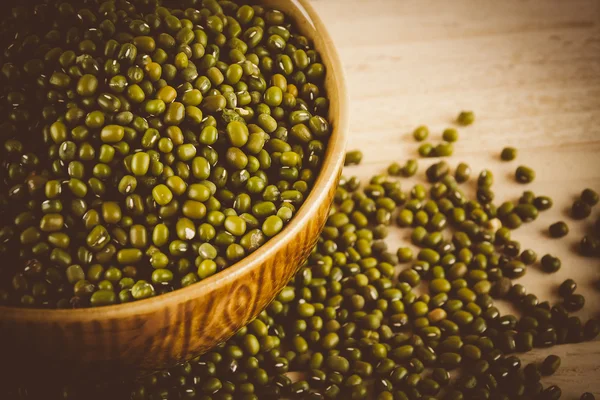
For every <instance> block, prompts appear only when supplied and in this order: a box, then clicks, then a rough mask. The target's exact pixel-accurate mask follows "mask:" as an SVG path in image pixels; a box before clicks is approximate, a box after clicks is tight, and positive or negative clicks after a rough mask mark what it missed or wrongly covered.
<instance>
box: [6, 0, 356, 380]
mask: <svg viewBox="0 0 600 400" xmlns="http://www.w3.org/2000/svg"><path fill="white" fill-rule="evenodd" d="M265 4H266V5H270V6H275V7H278V8H279V9H282V10H283V11H285V12H286V13H287V14H288V15H290V16H291V17H292V19H293V20H294V21H295V22H296V23H297V25H298V28H299V29H300V31H301V32H302V33H303V34H304V35H306V36H307V37H308V38H310V39H311V40H313V42H314V44H315V48H316V50H317V51H318V52H319V53H320V54H321V56H322V60H323V64H324V65H325V67H326V69H327V74H326V79H325V88H326V90H327V97H328V98H329V101H330V109H329V121H330V123H331V125H332V135H331V138H330V140H329V144H328V148H327V152H326V155H325V159H324V160H323V165H322V169H321V171H320V172H319V176H318V178H317V180H316V182H315V185H314V187H313V189H312V190H311V192H310V194H309V196H308V197H307V199H306V201H305V203H304V204H303V205H302V206H301V207H300V209H299V210H298V212H297V213H296V215H295V216H294V218H293V219H292V221H291V222H290V223H289V224H288V225H287V226H286V227H285V229H284V230H283V231H282V232H281V233H279V234H278V235H277V236H275V237H274V238H273V239H271V240H269V241H268V242H267V243H266V244H265V245H264V246H262V247H261V248H260V249H258V250H257V251H256V252H254V253H253V254H251V255H249V256H248V257H246V258H244V259H243V260H241V261H240V262H238V263H236V264H235V265H233V266H231V267H229V268H227V269H226V270H224V271H222V272H219V273H218V274H216V275H214V276H212V277H210V278H208V279H206V280H203V281H201V282H199V283H197V284H194V285H191V286H189V287H187V288H184V289H180V290H176V291H174V292H171V293H167V294H164V295H161V296H157V297H154V298H150V299H146V300H141V301H137V302H133V303H129V304H126V305H115V306H108V307H100V308H91V309H76V310H38V309H22V308H18V309H17V308H11V307H0V354H2V357H1V358H0V360H1V361H0V365H2V367H3V371H4V370H5V369H8V367H9V366H10V370H11V371H13V372H15V374H14V375H19V373H18V371H19V370H20V367H27V368H28V374H29V376H31V374H32V373H35V372H32V370H31V369H32V367H39V368H38V369H39V371H40V372H44V373H49V372H51V371H52V368H60V369H62V373H65V374H66V373H67V372H66V371H67V370H69V371H70V372H69V373H70V374H71V375H73V374H77V375H79V376H84V375H85V373H86V372H87V371H89V370H90V369H96V368H101V369H102V368H104V369H106V370H107V371H113V375H115V374H114V369H115V368H122V369H123V370H130V371H131V370H134V369H142V370H155V369H160V368H165V367H168V366H172V365H174V364H176V363H178V362H181V361H183V360H186V359H190V358H192V357H195V356H197V355H199V354H201V353H203V352H206V351H207V350H209V349H210V348H212V347H214V346H215V345H217V344H218V343H221V342H223V341H224V340H226V339H227V338H229V337H230V336H231V335H233V334H234V333H235V331H236V330H238V329H239V328H240V327H242V326H244V325H246V324H247V323H248V322H249V321H250V320H251V319H252V318H254V317H255V316H256V315H257V314H258V313H259V312H260V311H261V310H262V309H264V308H265V307H266V306H267V305H268V304H269V302H271V301H272V300H273V298H274V297H275V296H276V294H277V293H278V292H279V290H280V289H281V288H283V286H284V285H285V284H286V283H287V282H288V281H289V279H290V278H291V277H292V276H293V275H294V273H295V272H296V271H297V269H298V268H299V266H300V265H301V263H302V262H303V260H305V259H306V257H307V256H308V254H309V253H310V251H311V249H312V247H313V246H314V245H315V243H316V241H317V239H318V236H319V234H320V232H321V229H322V227H323V225H324V224H325V221H326V218H327V215H328V213H329V209H330V206H331V203H332V201H333V196H334V193H335V189H336V185H337V181H338V178H339V175H340V173H341V170H342V166H343V162H344V154H345V153H344V151H345V131H346V92H345V87H344V76H343V72H342V69H341V65H340V62H339V59H338V56H337V53H336V50H335V48H334V46H333V44H332V42H331V39H330V38H329V35H328V33H327V31H326V30H325V27H324V26H323V24H322V22H321V21H320V20H319V18H318V17H317V15H316V14H315V12H314V10H313V9H312V7H311V6H310V5H308V4H307V3H306V2H305V1H297V2H293V3H292V2H289V1H287V0H282V1H274V0H270V1H265Z"/></svg>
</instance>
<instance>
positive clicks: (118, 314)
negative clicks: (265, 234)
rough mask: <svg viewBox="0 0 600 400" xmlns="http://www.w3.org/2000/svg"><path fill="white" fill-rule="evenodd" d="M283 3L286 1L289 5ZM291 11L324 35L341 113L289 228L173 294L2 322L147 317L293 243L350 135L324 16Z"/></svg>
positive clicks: (23, 313) (4, 314)
mask: <svg viewBox="0 0 600 400" xmlns="http://www.w3.org/2000/svg"><path fill="white" fill-rule="evenodd" d="M261 3H264V4H278V5H281V3H282V2H280V1H273V0H265V1H263V2H261ZM283 3H287V1H286V2H283ZM290 7H296V8H298V9H299V11H301V13H302V14H303V15H304V16H305V17H306V19H305V20H302V21H298V20H296V21H295V23H296V24H297V25H298V27H299V28H300V30H301V31H306V30H307V29H311V27H312V30H313V31H314V35H311V38H312V39H313V42H316V40H315V36H316V35H319V36H320V38H321V42H322V46H323V48H319V49H317V50H318V52H319V54H321V55H322V57H324V58H326V59H328V61H329V64H330V65H331V68H332V69H333V71H328V74H331V73H332V74H333V79H334V80H335V82H334V85H333V86H334V87H335V88H336V89H337V93H336V94H337V97H336V101H337V113H336V114H337V115H335V118H332V117H329V120H330V121H332V120H333V121H334V122H335V124H333V125H332V128H333V130H332V135H331V137H330V139H329V143H328V145H327V151H326V153H325V159H324V160H323V163H322V168H321V170H320V171H319V176H318V177H317V180H316V181H315V184H314V186H313V188H312V190H311V191H310V193H309V195H308V197H307V199H306V200H305V201H304V203H303V204H302V205H301V206H300V208H299V209H298V212H297V213H296V215H295V216H294V217H293V218H292V220H291V221H290V222H289V224H288V225H287V226H285V227H284V229H283V230H282V231H281V232H280V233H278V234H277V235H276V236H274V237H272V238H270V239H269V240H268V241H267V242H266V243H265V244H264V245H263V246H261V247H260V248H259V249H258V250H256V251H255V252H253V253H251V254H250V255H248V256H247V257H244V258H243V259H242V260H240V261H238V262H237V263H235V264H233V265H231V266H230V267H228V268H226V269H225V270H223V271H220V272H219V273H217V274H215V275H213V276H211V277H209V278H207V279H205V280H202V281H200V282H198V283H195V284H193V285H190V286H188V287H186V288H182V289H177V290H174V291H172V292H169V293H165V294H161V295H159V296H155V297H151V298H148V299H143V300H137V301H134V302H131V303H127V304H115V305H111V306H104V307H97V308H91V307H90V308H81V309H64V310H56V309H42V308H19V307H8V306H0V322H8V321H35V322H41V323H43V322H48V321H51V322H57V321H58V322H60V321H64V322H73V321H92V320H98V319H104V318H112V319H119V318H124V317H127V316H129V315H132V314H146V313H149V312H153V311H156V310H158V309H161V308H164V307H165V306H166V304H167V303H175V304H177V303H181V302H184V301H186V300H187V299H190V298H197V297H200V296H202V295H203V294H205V293H206V292H208V291H211V290H212V288H214V287H215V286H220V285H223V284H225V283H227V282H230V281H232V280H235V279H237V277H238V276H239V275H241V274H243V273H244V272H246V271H247V270H250V269H253V268H255V267H256V266H257V265H259V264H261V263H262V262H263V261H264V260H266V259H268V258H269V257H270V256H272V255H273V253H276V252H277V251H278V250H279V249H280V248H281V247H283V246H285V245H286V244H287V243H288V242H289V241H291V240H293V239H294V236H295V235H297V234H298V233H299V232H300V231H301V230H302V229H303V227H304V226H305V225H307V224H308V222H309V221H310V219H311V218H312V215H313V214H314V213H315V212H316V211H317V209H318V207H319V204H320V203H321V202H323V201H325V199H326V197H327V194H328V192H329V189H330V188H331V186H332V185H335V184H336V183H337V179H338V176H339V173H340V172H341V169H342V167H343V163H344V157H345V146H346V132H347V92H346V83H345V82H346V80H345V74H344V70H343V68H342V64H341V61H340V59H339V55H338V53H337V50H336V48H335V46H334V44H333V41H332V39H331V37H330V36H329V32H328V31H327V29H326V28H325V25H324V24H323V22H322V21H321V19H320V18H319V16H318V14H317V12H316V11H315V10H314V8H313V7H312V5H311V4H310V3H309V2H308V0H291V1H290V2H289V3H288V4H287V5H285V7H283V8H284V11H286V10H285V9H288V10H289V9H290ZM307 23H308V24H310V26H308V25H306V24H307ZM303 33H304V32H303ZM329 95H330V94H329ZM330 110H331V109H330ZM330 112H331V111H330Z"/></svg>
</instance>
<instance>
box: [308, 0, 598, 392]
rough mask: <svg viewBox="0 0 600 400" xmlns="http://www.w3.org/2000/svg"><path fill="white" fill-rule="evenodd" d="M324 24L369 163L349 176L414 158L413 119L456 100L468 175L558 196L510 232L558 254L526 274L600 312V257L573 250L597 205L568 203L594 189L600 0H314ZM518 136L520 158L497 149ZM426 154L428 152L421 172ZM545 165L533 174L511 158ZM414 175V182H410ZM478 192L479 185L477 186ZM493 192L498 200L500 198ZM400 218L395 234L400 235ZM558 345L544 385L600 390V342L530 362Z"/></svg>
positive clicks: (508, 193) (548, 292)
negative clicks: (488, 174) (586, 207)
mask: <svg viewBox="0 0 600 400" xmlns="http://www.w3.org/2000/svg"><path fill="white" fill-rule="evenodd" d="M312 4H313V5H314V7H315V8H316V10H317V11H318V13H319V15H320V16H321V18H322V19H323V21H324V22H325V24H326V25H327V26H328V27H329V31H330V34H331V35H332V37H333V40H334V42H335V44H336V45H337V48H338V50H339V53H340V56H341V59H342V63H343V64H344V68H345V71H346V78H347V86H348V91H349V113H350V115H349V127H350V134H349V137H350V139H349V144H348V147H349V149H361V150H362V151H363V152H364V155H365V158H364V159H363V160H364V161H363V165H362V166H361V167H353V168H347V169H346V174H347V175H358V176H360V177H365V178H367V177H370V176H371V175H372V174H373V173H376V172H382V171H384V170H385V168H386V167H387V166H388V165H389V164H390V163H391V162H392V161H398V162H400V163H403V162H404V161H405V160H407V159H408V158H416V157H417V154H416V149H417V147H418V144H417V143H416V142H415V141H414V140H413V139H412V136H411V131H412V130H413V129H414V128H415V127H416V126H417V125H420V124H426V125H428V126H429V128H430V130H431V131H432V134H431V136H430V140H431V141H433V142H436V141H439V140H441V132H442V130H443V129H444V128H446V127H448V126H452V122H453V120H454V119H455V117H456V115H457V113H458V112H459V111H460V110H463V109H466V110H473V111H474V112H475V113H476V117H477V119H476V123H475V124H474V125H473V126H471V127H468V128H463V129H459V131H460V134H461V139H460V140H459V142H458V143H456V146H455V155H454V156H453V157H452V158H451V159H450V162H451V164H454V165H455V164H457V163H458V162H459V161H466V162H467V163H469V164H470V165H471V166H472V167H473V171H474V174H478V173H479V171H480V170H481V169H482V168H484V167H485V168H489V169H491V170H492V171H493V172H494V174H495V178H496V179H495V180H496V183H495V185H494V190H495V192H496V196H497V201H503V200H505V199H516V198H518V196H519V195H520V194H521V193H522V191H523V190H533V191H534V192H535V193H537V194H545V195H548V196H551V197H552V198H553V199H554V200H555V205H554V207H553V208H552V209H551V210H549V211H546V212H544V213H543V214H541V216H540V218H538V219H537V220H536V221H535V222H534V223H531V224H528V225H526V226H524V227H523V228H521V229H519V230H518V231H517V232H515V233H514V235H513V237H515V238H517V239H518V240H519V241H521V244H522V245H523V248H525V247H529V248H533V249H534V250H536V251H537V252H538V254H539V255H540V256H541V255H543V254H545V253H548V252H549V253H551V254H553V255H556V256H559V257H560V258H561V259H562V261H563V267H562V269H561V270H560V271H558V272H557V273H555V274H552V275H548V274H544V273H542V272H540V270H539V269H538V268H536V267H531V268H529V271H528V273H527V275H526V276H525V277H523V278H522V279H521V280H520V282H521V283H522V284H523V285H525V286H526V287H527V288H528V290H529V291H530V292H531V293H535V294H536V295H538V297H539V298H540V299H541V301H542V300H550V301H557V300H558V296H557V295H556V293H555V291H556V287H557V285H558V284H559V283H561V282H562V281H563V280H564V279H566V278H568V277H573V278H574V279H575V280H576V281H577V283H578V285H579V289H578V291H579V292H580V293H582V294H584V295H585V296H586V300H587V303H586V305H585V307H584V309H583V310H582V311H581V312H580V313H578V315H580V316H581V317H582V318H588V317H590V316H595V317H599V316H600V315H599V312H600V292H599V291H598V290H597V289H595V287H594V284H595V283H596V282H597V281H598V280H599V279H600V261H599V260H598V259H595V260H590V259H585V258H583V257H581V256H579V255H577V254H576V253H575V252H574V250H573V249H574V247H575V246H576V244H577V243H578V241H579V240H580V239H581V237H582V235H583V233H584V231H585V229H586V228H587V227H589V225H590V224H591V223H592V222H593V221H595V220H596V218H597V217H598V215H600V212H599V210H600V206H597V207H596V208H595V210H594V214H593V216H594V218H589V219H587V220H585V221H573V220H571V219H570V218H569V217H568V212H567V211H568V208H569V206H570V204H571V203H572V201H573V199H574V198H575V197H576V196H577V195H578V194H579V193H580V192H581V190H582V189H584V188H585V187H591V188H593V189H595V190H596V191H600V1H594V0H551V1H550V0H502V1H495V0H452V1H447V0H439V1H438V0H436V1H434V0H370V1H367V0H313V1H312ZM506 145H512V146H515V147H517V148H518V149H519V155H518V158H517V160H515V161H513V162H510V163H506V162H501V161H500V160H499V152H500V150H501V149H502V148H503V147H504V146H506ZM431 162H432V161H429V162H427V161H422V162H420V171H419V175H420V178H421V179H423V173H424V170H425V167H426V166H427V165H429V163H431ZM520 164H524V165H528V166H530V167H532V168H534V169H535V170H536V171H537V178H536V180H535V181H534V183H532V184H530V185H525V186H524V185H519V184H517V183H515V182H514V179H513V176H514V170H515V168H516V167H517V166H518V165H520ZM410 183H411V182H408V181H407V183H406V187H410ZM473 192H474V190H473ZM498 204H499V203H498ZM558 220H565V221H566V222H567V223H568V224H569V227H570V228H571V232H570V233H569V235H568V236H567V237H565V238H563V239H550V238H548V236H547V232H546V230H547V227H548V225H549V224H550V223H552V222H555V221H558ZM406 236H407V233H406V232H403V231H401V230H395V231H394V235H393V238H392V240H391V241H390V244H391V245H393V246H399V245H400V244H405V242H406V241H407V239H406ZM551 353H553V354H558V355H560V356H561V357H562V359H563V362H562V367H561V368H560V369H559V371H558V373H557V374H556V375H554V376H552V377H548V378H544V380H543V382H544V384H546V385H550V384H558V385H560V386H561V388H562V389H563V397H562V398H563V399H578V398H579V395H580V394H581V393H582V392H584V391H592V392H593V393H594V394H595V395H596V396H599V395H600V341H594V342H590V343H582V344H577V345H563V346H557V347H554V348H551V349H546V350H535V351H533V352H531V353H527V354H525V355H523V356H522V359H523V361H532V360H540V361H541V360H542V359H543V357H545V355H547V354H551Z"/></svg>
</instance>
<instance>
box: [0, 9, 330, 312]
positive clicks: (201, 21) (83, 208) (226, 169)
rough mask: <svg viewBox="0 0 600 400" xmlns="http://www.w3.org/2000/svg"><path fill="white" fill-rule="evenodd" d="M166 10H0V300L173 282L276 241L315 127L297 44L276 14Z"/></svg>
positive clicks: (309, 73) (317, 84)
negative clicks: (3, 14) (3, 11)
mask: <svg viewBox="0 0 600 400" xmlns="http://www.w3.org/2000/svg"><path fill="white" fill-rule="evenodd" d="M163 4H164V5H163ZM170 4H171V2H168V1H165V2H161V1H158V0H144V1H127V0H117V1H102V0H86V1H74V0H73V1H51V2H50V1H40V2H38V4H37V5H33V6H29V5H23V6H18V7H15V8H13V9H12V10H11V12H10V13H8V14H7V15H6V16H5V17H3V18H2V20H1V22H0V36H1V38H2V49H3V54H2V57H1V62H0V82H1V85H2V87H1V93H0V118H1V120H2V124H1V126H0V144H1V148H0V159H1V165H0V174H1V175H0V178H1V179H0V257H2V265H3V266H2V268H0V304H3V305H11V306H24V307H37V308H40V307H43V308H78V307H87V306H103V305H110V304H116V303H127V302H130V301H133V300H138V299H144V298H148V297H151V296H154V295H157V294H161V293H164V292H168V291H171V290H174V289H177V288H181V287H186V286H188V285H191V284H194V283H196V282H198V281H201V280H203V279H206V278H208V277H210V276H212V275H214V274H215V273H217V272H218V271H221V270H223V269H224V268H226V267H228V266H229V265H231V264H233V263H235V262H236V261H238V260H240V259H242V258H243V257H245V256H246V255H248V254H249V253H251V252H253V251H255V250H256V249H257V248H258V247H260V246H261V245H262V244H263V243H265V241H267V240H268V239H269V238H271V237H273V236H275V235H276V234H277V233H278V232H279V231H281V229H282V228H283V227H284V225H285V224H286V223H287V222H288V221H289V220H290V219H291V218H292V217H293V216H294V213H295V211H296V210H297V208H298V207H299V206H300V205H301V204H302V203H303V201H304V199H305V198H306V196H307V194H308V192H309V191H310V190H311V187H312V185H313V183H314V181H315V179H316V176H317V175H318V173H319V169H320V166H321V162H322V159H323V156H324V152H325V150H326V146H327V141H328V137H329V135H330V127H329V124H328V122H327V119H326V117H327V112H328V100H327V99H326V98H325V97H324V94H325V93H324V89H323V80H324V75H325V69H324V66H323V64H322V63H321V62H320V58H319V55H318V54H317V53H316V52H315V50H314V49H313V48H312V47H311V43H310V42H309V41H308V39H307V38H306V37H305V36H302V35H301V34H300V33H299V32H298V31H297V30H296V29H295V27H294V26H293V25H292V23H291V21H290V20H289V18H287V17H286V15H284V14H283V13H282V12H280V11H278V10H275V9H271V8H266V7H262V6H259V5H247V4H246V5H240V4H238V3H236V2H232V1H216V0H202V1H197V0H188V1H181V2H180V4H179V6H180V7H181V8H168V7H169V5H170Z"/></svg>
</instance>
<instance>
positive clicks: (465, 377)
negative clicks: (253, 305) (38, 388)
mask: <svg viewBox="0 0 600 400" xmlns="http://www.w3.org/2000/svg"><path fill="white" fill-rule="evenodd" d="M503 153H504V152H503ZM512 153H513V154H514V153H515V152H514V151H513V152H512ZM360 158H362V155H361V154H360V152H348V159H349V162H350V163H356V162H360ZM502 158H503V159H504V158H505V157H502ZM357 160H358V161H357ZM417 170H418V161H417V160H409V162H406V164H405V165H404V166H403V167H401V166H400V165H399V164H392V165H391V166H390V168H389V170H388V173H385V174H379V175H376V176H373V177H372V178H371V179H370V180H369V181H368V182H364V183H362V184H361V182H360V181H359V179H358V178H356V177H349V178H344V177H343V178H342V179H341V181H340V184H339V187H338V189H337V191H336V194H335V201H334V205H333V208H332V210H331V213H330V215H329V218H328V220H327V223H326V226H325V228H324V230H323V232H322V234H321V236H320V238H319V241H318V244H317V246H316V247H315V248H314V251H313V252H312V253H311V255H310V257H309V259H308V260H307V262H306V263H305V264H304V265H303V266H302V267H301V269H300V271H299V272H298V273H297V275H296V276H295V277H294V278H293V279H292V281H291V282H290V283H289V284H288V285H287V286H286V287H285V288H284V289H283V290H282V291H281V293H279V295H278V296H277V298H276V299H275V300H274V301H273V302H272V303H271V304H270V305H269V306H268V308H267V309H266V310H264V311H263V312H262V313H261V314H260V315H259V316H258V317H257V318H256V319H255V320H254V321H252V322H251V323H250V324H249V325H248V326H246V327H244V328H242V329H241V330H240V331H239V332H237V334H236V335H235V336H234V337H233V338H231V339H230V340H228V341H227V342H225V343H222V344H221V345H219V346H217V347H216V348H215V349H213V350H212V351H211V352H209V353H207V354H204V355H202V356H199V357H197V358H195V359H193V360H190V361H189V362H186V363H183V364H181V365H180V366H177V367H175V368H172V369H169V370H167V371H161V372H158V373H156V374H153V375H152V376H150V377H148V378H146V379H145V380H143V381H142V382H137V383H127V384H124V385H123V386H122V387H119V388H111V389H110V390H112V392H111V393H112V394H113V396H118V395H116V394H114V393H117V392H118V393H119V395H122V396H123V398H124V399H125V398H126V399H134V400H158V399H282V398H289V399H339V398H348V399H377V400H417V399H423V400H431V399H436V398H443V399H448V400H463V399H469V400H471V399H472V400H485V399H491V400H514V399H518V400H528V399H531V400H556V399H559V398H560V397H561V393H562V392H561V389H560V388H559V387H558V386H555V385H551V386H547V387H544V386H543V385H542V383H541V382H540V379H541V378H542V377H543V376H548V375H552V374H553V373H555V372H556V371H557V369H558V368H559V367H560V364H561V359H560V358H559V357H557V356H555V355H549V356H548V357H547V358H545V359H544V360H539V362H534V363H528V364H527V365H523V364H522V362H521V360H520V359H519V356H518V355H517V353H522V352H527V351H530V350H532V349H534V348H547V347H551V346H554V345H557V344H564V343H578V342H581V341H584V340H592V339H594V338H596V337H597V335H598V334H599V332H600V322H599V321H598V320H596V319H589V320H587V321H582V320H581V319H580V318H579V317H577V316H575V315H573V314H572V313H573V312H575V311H578V310H580V309H581V308H582V307H583V306H584V302H585V301H584V300H585V299H584V298H583V297H582V296H581V295H579V294H577V293H576V289H577V283H576V282H575V281H573V280H572V279H567V280H566V281H565V282H564V283H562V284H561V285H560V286H559V287H558V288H557V289H558V293H559V294H560V296H561V301H558V302H555V303H550V302H549V301H545V300H544V299H538V297H537V296H536V295H535V294H533V293H528V292H527V290H526V288H525V287H523V286H522V285H521V284H519V283H515V282H513V280H514V279H516V278H519V277H521V276H523V275H524V274H525V273H526V272H527V270H528V268H532V267H533V266H535V265H539V266H540V267H541V268H542V269H543V270H545V271H547V272H553V271H556V270H557V269H558V268H560V260H559V259H558V258H556V257H553V256H551V255H544V256H542V257H539V260H538V255H537V254H536V252H535V251H534V250H532V249H522V248H521V245H520V243H519V242H517V241H515V240H513V239H512V238H511V233H512V231H513V230H514V229H517V228H518V227H519V226H520V225H521V223H527V222H529V221H532V220H534V219H535V218H536V217H537V215H538V213H539V212H542V211H543V210H546V209H548V208H550V207H551V206H552V201H551V200H550V199H549V198H548V197H543V196H535V195H534V194H533V193H532V192H529V191H526V192H525V193H524V194H523V196H521V198H520V199H518V200H517V201H515V202H507V203H503V204H501V205H499V206H496V205H495V204H494V202H493V198H494V196H493V192H492V187H493V175H492V173H491V171H489V170H484V171H482V172H481V173H480V174H479V176H478V177H477V179H476V180H477V187H478V190H477V194H476V196H475V197H474V198H469V197H468V196H467V195H466V193H465V192H464V191H463V189H462V188H461V183H464V182H468V181H470V180H472V179H474V178H471V177H470V175H471V173H470V168H469V167H468V165H466V164H464V163H460V164H459V165H458V167H457V168H455V169H454V170H452V169H451V168H450V166H449V165H448V164H447V163H446V162H445V161H444V160H440V161H438V162H437V163H435V164H433V165H432V166H430V167H429V168H427V170H426V171H425V173H424V174H423V175H424V178H425V181H423V182H422V183H417V184H416V185H414V186H413V187H412V188H403V187H402V185H401V178H398V176H412V175H414V174H415V173H416V172H417ZM426 182H428V183H426ZM585 193H586V194H582V196H581V197H582V201H584V200H583V199H584V198H585V199H589V198H592V197H594V196H593V195H592V194H591V193H592V191H590V190H586V191H585ZM586 201H587V200H586ZM589 203H591V202H589V201H588V204H589ZM517 218H518V219H517ZM510 221H512V222H510ZM515 221H520V222H519V223H518V224H517V223H515ZM507 222H510V224H511V226H510V227H507V226H506V225H505V223H507ZM596 226H598V225H597V224H596ZM392 229H406V230H410V232H411V234H410V237H411V239H410V240H411V241H412V244H413V245H415V246H417V247H418V248H419V250H418V251H416V252H415V251H414V250H413V248H414V246H407V245H403V246H401V247H400V248H397V249H392V248H389V247H388V244H387V243H386V238H387V237H388V235H389V233H390V231H391V230H392ZM598 233H600V232H596V234H598ZM424 289H425V290H424ZM496 299H502V300H505V301H508V302H510V303H512V304H513V305H514V306H515V308H516V309H518V310H519V316H516V315H513V314H510V313H502V312H501V311H500V310H499V309H498V308H497V307H496V305H495V300H496ZM63 395H64V398H66V399H69V398H72V399H77V398H91V397H89V396H90V389H89V388H88V387H82V386H77V385H71V386H69V387H67V388H65V389H63ZM82 396H83V397H82ZM98 396H99V398H106V397H102V396H106V394H99V395H98ZM113 398H117V397H113ZM593 399H594V396H593V395H592V394H591V393H584V394H583V395H582V396H581V400H593Z"/></svg>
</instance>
